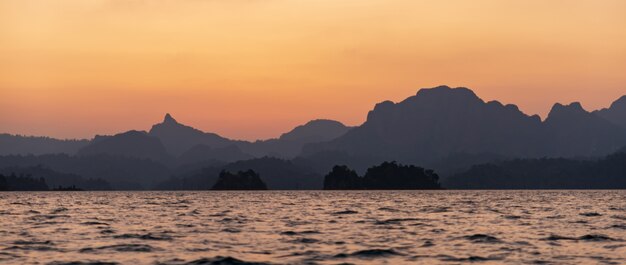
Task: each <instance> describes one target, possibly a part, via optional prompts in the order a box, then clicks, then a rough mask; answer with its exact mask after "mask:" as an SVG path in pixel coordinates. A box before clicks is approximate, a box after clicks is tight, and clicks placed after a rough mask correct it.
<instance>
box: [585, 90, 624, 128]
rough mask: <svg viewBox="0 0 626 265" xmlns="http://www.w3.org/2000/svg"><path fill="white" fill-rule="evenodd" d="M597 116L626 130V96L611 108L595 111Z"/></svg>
mask: <svg viewBox="0 0 626 265" xmlns="http://www.w3.org/2000/svg"><path fill="white" fill-rule="evenodd" d="M593 113H595V114H596V115H598V116H600V117H602V118H604V119H606V120H608V121H610V122H612V123H613V124H616V125H618V126H620V127H622V129H626V96H623V97H621V98H619V99H618V100H616V101H615V102H613V104H611V107H609V108H606V109H601V110H597V111H594V112H593Z"/></svg>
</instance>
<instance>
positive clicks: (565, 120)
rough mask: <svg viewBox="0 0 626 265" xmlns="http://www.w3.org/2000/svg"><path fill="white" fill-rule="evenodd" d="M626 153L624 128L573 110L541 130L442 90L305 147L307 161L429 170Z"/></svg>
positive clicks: (514, 111) (383, 106)
mask: <svg viewBox="0 0 626 265" xmlns="http://www.w3.org/2000/svg"><path fill="white" fill-rule="evenodd" d="M616 105H617V106H621V104H614V106H613V107H612V108H611V109H610V111H611V112H619V109H618V108H617V107H616ZM605 112H606V111H605ZM606 113H608V112H606ZM625 145H626V130H625V129H624V128H621V127H620V126H618V125H617V124H615V123H613V122H611V121H609V120H607V119H605V118H603V117H601V116H600V115H598V114H597V113H590V112H587V111H585V110H584V109H583V108H582V107H581V106H580V104H578V103H573V104H571V105H567V106H563V105H560V104H556V105H555V106H554V107H553V109H552V111H551V112H550V114H549V116H548V118H547V119H546V120H545V121H543V122H542V121H541V119H540V118H539V117H538V116H528V115H526V114H524V113H522V112H521V111H520V110H519V109H518V107H517V106H515V105H503V104H501V103H499V102H497V101H491V102H484V101H483V100H481V99H480V98H478V96H476V94H474V92H472V91H471V90H469V89H467V88H450V87H447V86H440V87H435V88H430V89H422V90H420V91H419V92H418V93H417V94H416V95H415V96H412V97H409V98H407V99H406V100H404V101H402V102H400V103H393V102H390V101H385V102H383V103H380V104H378V105H376V107H375V108H374V110H372V111H370V113H369V114H368V117H367V121H366V122H365V123H364V124H363V125H361V126H359V127H357V128H354V129H352V130H350V131H349V132H347V133H346V134H344V135H343V136H340V137H338V138H336V139H334V140H331V141H328V142H325V143H318V144H310V145H307V146H305V154H307V155H312V154H315V153H318V152H321V151H339V152H345V153H347V154H349V155H352V156H373V155H374V156H378V157H379V160H398V161H401V162H404V163H411V164H429V163H436V161H437V160H440V159H443V158H445V157H447V156H450V155H453V154H473V155H480V154H491V155H494V156H508V157H543V156H549V157H561V156H563V157H576V156H601V155H606V154H609V153H611V152H614V151H616V150H617V149H618V148H621V147H622V146H625Z"/></svg>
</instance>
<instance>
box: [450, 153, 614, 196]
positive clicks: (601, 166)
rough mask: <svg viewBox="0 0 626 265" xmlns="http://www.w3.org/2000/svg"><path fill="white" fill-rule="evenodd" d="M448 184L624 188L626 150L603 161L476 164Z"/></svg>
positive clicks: (454, 187)
mask: <svg viewBox="0 0 626 265" xmlns="http://www.w3.org/2000/svg"><path fill="white" fill-rule="evenodd" d="M444 184H445V185H446V187H448V188H452V189H624V188H626V153H623V152H620V153H616V154H613V155H609V156H607V157H605V158H602V159H599V160H572V159H562V158H542V159H516V160H510V161H502V162H497V163H487V164H481V165H475V166H473V167H471V168H470V169H469V170H468V171H466V172H463V173H460V174H456V175H453V176H451V177H450V178H448V179H447V180H446V181H445V183H444Z"/></svg>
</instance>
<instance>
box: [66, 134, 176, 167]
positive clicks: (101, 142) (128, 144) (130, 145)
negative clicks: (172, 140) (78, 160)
mask: <svg viewBox="0 0 626 265" xmlns="http://www.w3.org/2000/svg"><path fill="white" fill-rule="evenodd" d="M99 154H106V155H112V156H124V157H134V158H143V159H151V160H154V161H160V162H167V161H170V160H171V159H172V158H171V156H170V155H169V154H168V153H167V151H166V150H165V147H164V146H163V144H161V141H159V139H158V138H156V137H152V136H150V135H148V134H147V133H146V132H140V131H128V132H125V133H120V134H116V135H113V136H97V137H96V138H94V140H93V141H92V142H91V143H90V144H89V145H87V146H85V147H83V148H81V149H80V150H79V151H78V155H81V156H86V155H99Z"/></svg>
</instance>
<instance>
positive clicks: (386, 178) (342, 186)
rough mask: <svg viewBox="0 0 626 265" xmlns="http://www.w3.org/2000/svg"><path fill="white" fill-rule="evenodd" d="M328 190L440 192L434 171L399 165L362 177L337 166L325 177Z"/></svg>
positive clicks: (374, 169)
mask: <svg viewBox="0 0 626 265" xmlns="http://www.w3.org/2000/svg"><path fill="white" fill-rule="evenodd" d="M324 189H325V190H417V189H427V190H432V189H441V185H440V184H439V176H438V175H437V174H436V173H435V172H434V171H432V170H427V169H424V168H421V167H416V166H413V165H401V164H397V163H396V162H384V163H382V164H380V165H379V166H374V167H370V168H369V169H367V172H366V173H365V175H364V176H363V177H360V176H358V174H357V173H356V171H354V170H351V169H350V168H348V167H347V166H335V167H333V169H332V171H331V172H330V173H328V174H327V175H326V177H324Z"/></svg>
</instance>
